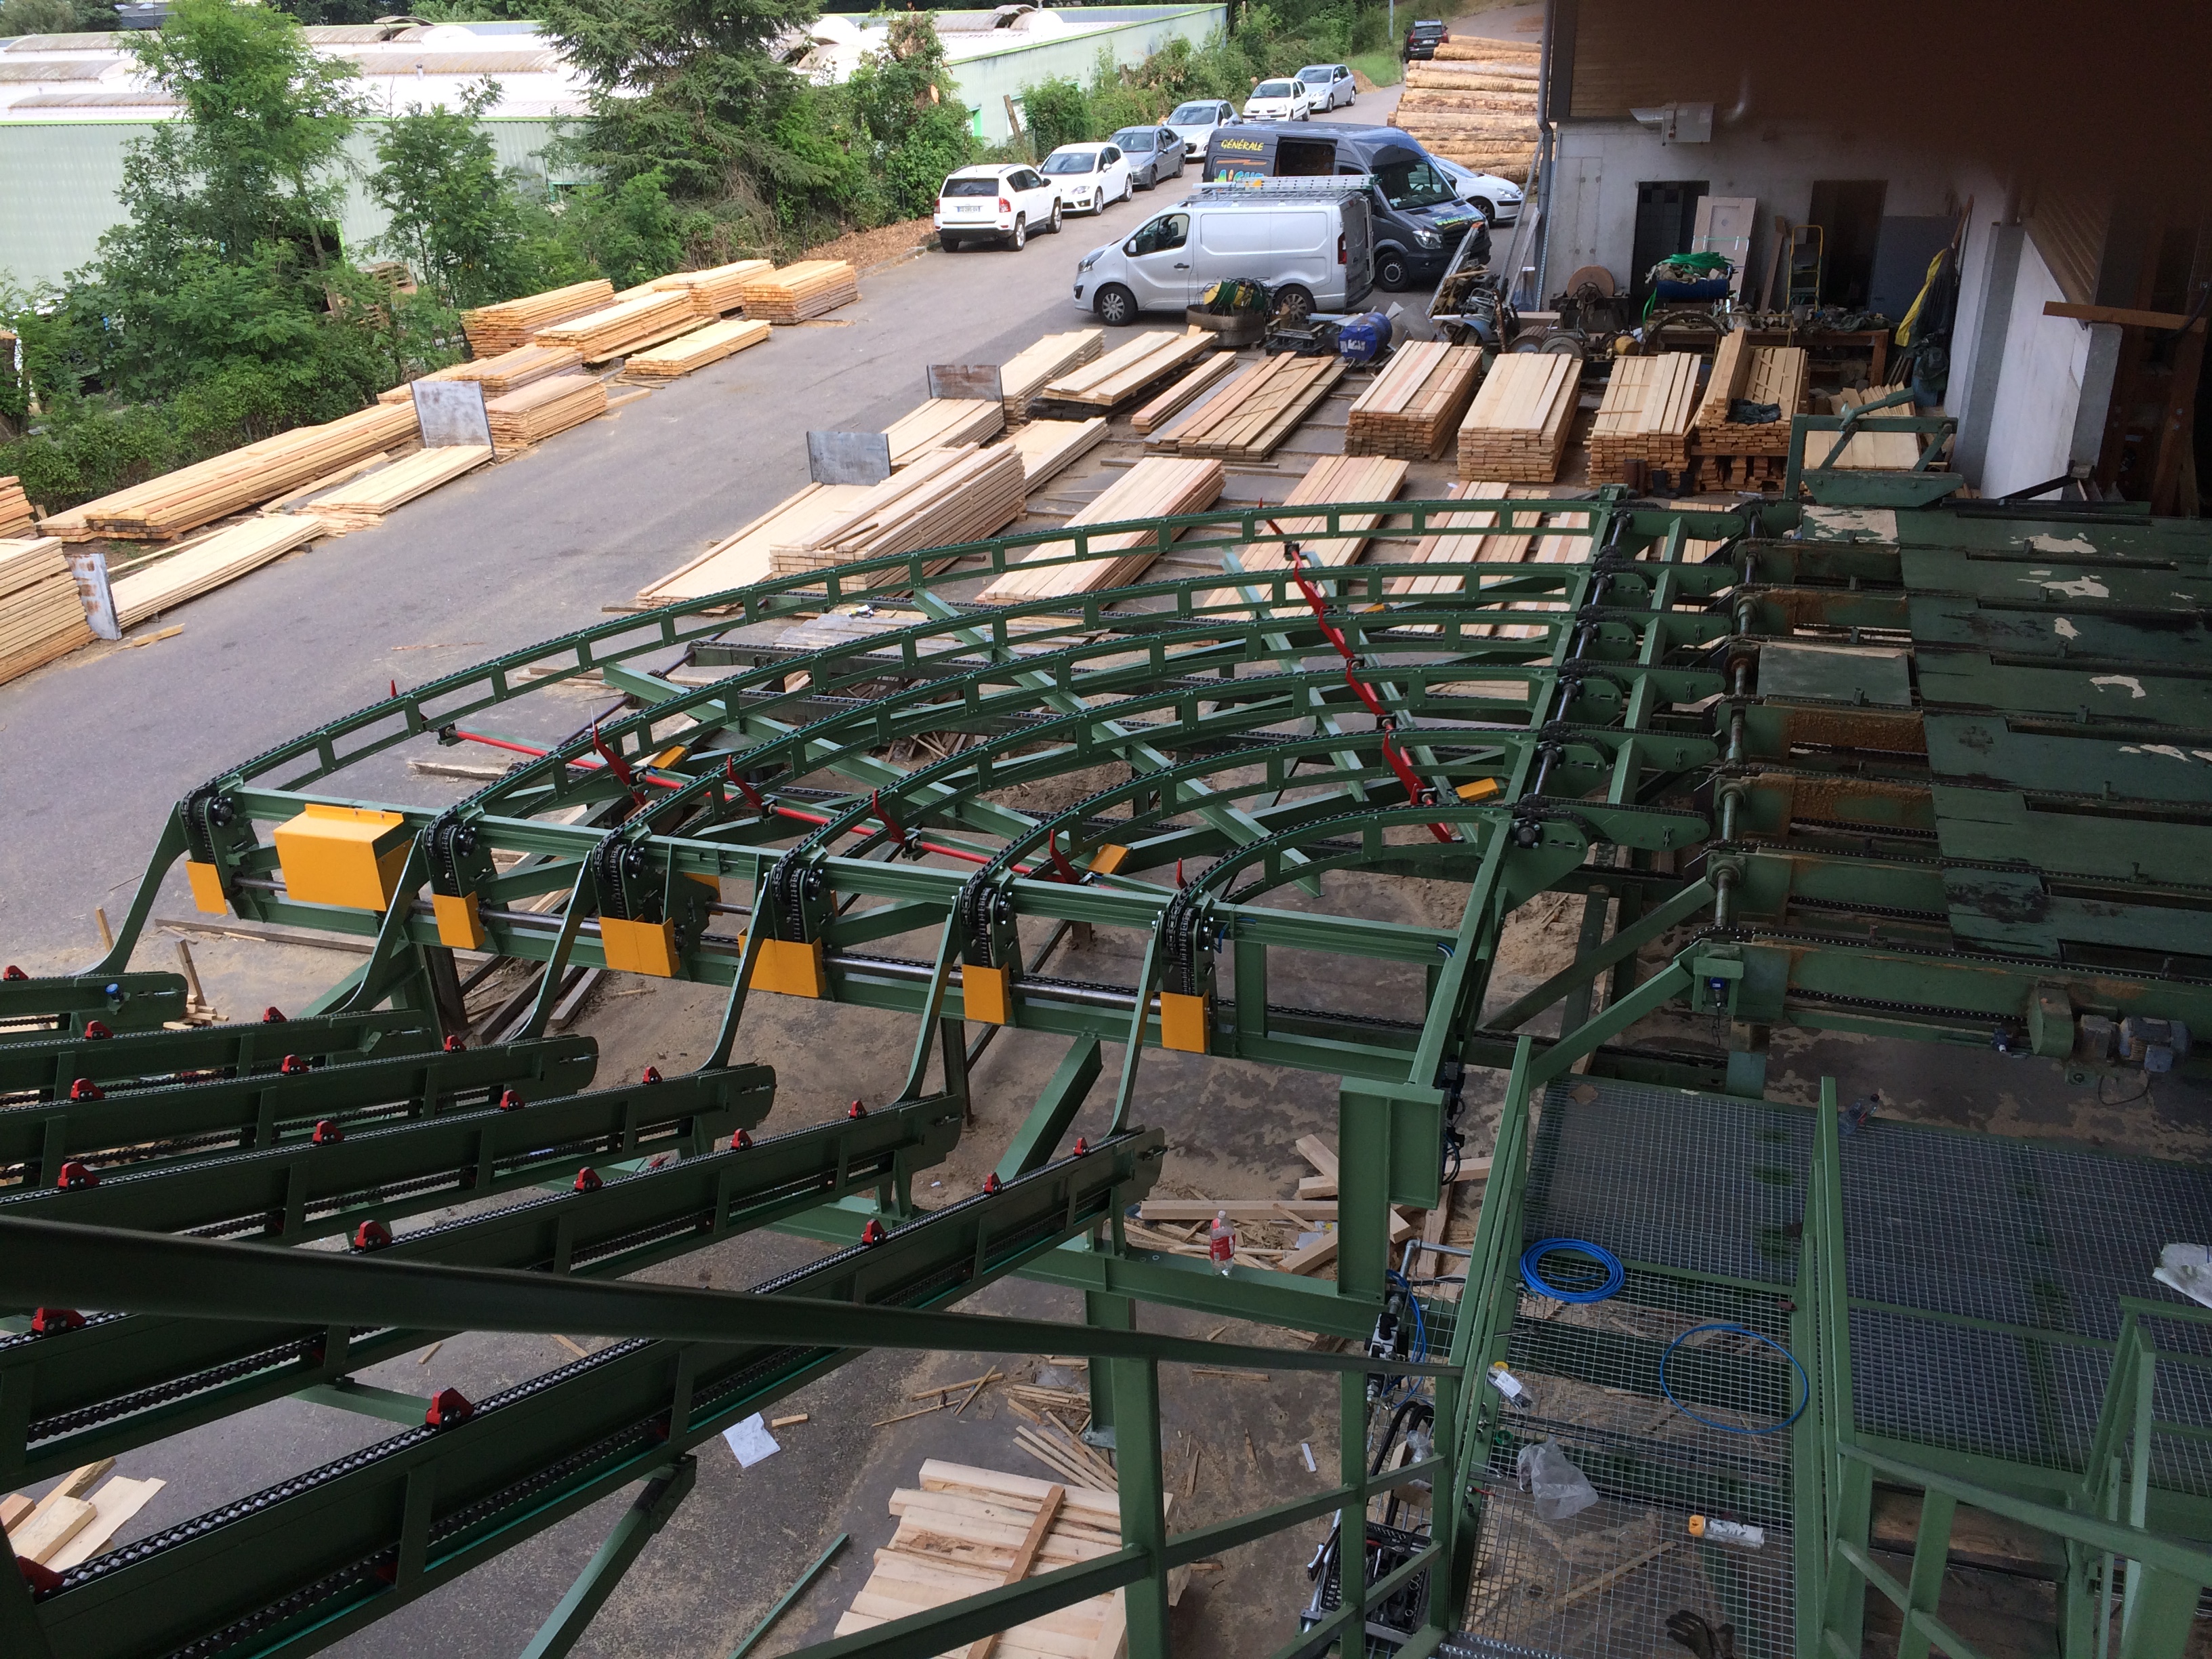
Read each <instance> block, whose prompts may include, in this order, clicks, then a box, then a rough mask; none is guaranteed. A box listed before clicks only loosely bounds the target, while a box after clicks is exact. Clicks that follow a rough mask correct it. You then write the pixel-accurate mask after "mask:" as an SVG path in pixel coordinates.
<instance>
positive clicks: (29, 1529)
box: [0, 1457, 168, 1573]
mask: <svg viewBox="0 0 2212 1659" xmlns="http://www.w3.org/2000/svg"><path fill="white" fill-rule="evenodd" d="M114 1467H115V1460H114V1459H113V1458H112V1457H106V1458H102V1459H101V1460H100V1462H97V1463H87V1464H86V1465H84V1466H83V1467H82V1468H77V1469H72V1470H70V1473H69V1474H66V1475H64V1476H63V1477H62V1480H61V1483H60V1484H59V1485H58V1486H56V1487H55V1488H54V1489H53V1490H52V1492H48V1493H47V1494H46V1496H45V1497H44V1498H40V1499H38V1500H37V1501H36V1502H33V1500H32V1499H30V1498H26V1497H24V1496H22V1495H21V1493H19V1492H10V1493H9V1494H8V1496H7V1497H5V1498H0V1526H5V1528H7V1533H8V1542H9V1547H11V1548H13V1549H14V1551H15V1555H16V1559H18V1560H21V1561H28V1562H31V1563H33V1564H34V1565H38V1566H41V1567H44V1568H45V1569H46V1571H48V1572H54V1573H61V1572H67V1571H69V1570H70V1568H71V1567H74V1566H76V1565H80V1564H82V1563H83V1562H86V1561H89V1560H90V1559H92V1558H93V1557H94V1556H95V1555H98V1554H100V1553H101V1552H102V1551H104V1550H105V1549H106V1548H107V1547H108V1546H109V1545H110V1544H111V1543H112V1542H113V1541H114V1538H115V1534H117V1533H118V1532H120V1531H122V1530H123V1528H124V1525H125V1522H128V1521H129V1520H130V1519H131V1516H134V1515H136V1514H137V1513H138V1511H139V1510H143V1509H144V1508H145V1507H146V1505H147V1504H149V1502H150V1501H152V1499H153V1497H154V1494H155V1492H159V1491H161V1488H162V1487H163V1486H167V1484H168V1483H167V1481H163V1480H131V1479H130V1478H129V1477H128V1476H127V1475H120V1474H118V1475H117V1476H115V1477H114V1478H113V1479H112V1480H109V1481H108V1482H107V1483H106V1485H105V1486H101V1485H100V1477H101V1476H102V1475H104V1474H106V1473H107V1472H108V1471H109V1470H110V1469H112V1468H114ZM95 1488H97V1490H95Z"/></svg>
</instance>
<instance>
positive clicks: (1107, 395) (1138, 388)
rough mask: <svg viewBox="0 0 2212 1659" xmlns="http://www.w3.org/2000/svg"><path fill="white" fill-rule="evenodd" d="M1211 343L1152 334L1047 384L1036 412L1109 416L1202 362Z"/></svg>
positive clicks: (1189, 335)
mask: <svg viewBox="0 0 2212 1659" xmlns="http://www.w3.org/2000/svg"><path fill="white" fill-rule="evenodd" d="M1215 338H1216V337H1215V336H1214V335H1212V334H1211V333H1209V332H1207V331H1206V330H1204V329H1202V328H1193V329H1186V330H1184V331H1182V333H1180V334H1178V333H1176V332H1175V331H1173V330H1171V329H1152V330H1150V331H1146V332H1145V333H1143V334H1139V335H1138V336H1136V337H1134V338H1133V339H1130V340H1126V341H1124V342H1123V343H1121V344H1120V345H1118V346H1116V347H1115V349H1113V350H1111V351H1109V352H1108V353H1107V354H1106V355H1105V356H1103V357H1100V358H1098V359H1097V361H1096V362H1089V363H1085V365H1084V366H1083V367H1082V368H1078V369H1075V370H1073V372H1071V373H1069V374H1063V375H1061V376H1060V378H1059V379H1058V380H1054V381H1052V382H1051V383H1049V384H1048V386H1046V387H1045V388H1044V391H1043V392H1042V393H1041V394H1040V395H1039V397H1038V399H1037V401H1038V402H1039V403H1040V404H1043V405H1045V407H1043V408H1042V409H1040V410H1037V411H1036V412H1037V413H1040V414H1059V415H1068V416H1073V417H1075V418H1076V419H1078V420H1081V419H1083V418H1085V417H1086V416H1091V415H1110V414H1111V413H1113V411H1114V410H1117V409H1119V408H1121V405H1122V404H1128V403H1133V402H1135V401H1136V399H1137V398H1138V397H1139V394H1141V393H1142V392H1146V390H1148V389H1149V388H1150V387H1152V386H1155V385H1157V384H1158V382H1160V381H1161V380H1165V379H1166V378H1167V377H1168V376H1169V375H1170V374H1176V373H1177V372H1178V371H1180V370H1182V369H1183V368H1188V366H1189V365H1190V364H1191V363H1193V362H1196V361H1197V360H1198V359H1199V358H1200V357H1203V356H1206V353H1208V352H1209V351H1212V349H1213V344H1214V340H1215ZM1054 405H1058V407H1057V408H1055V407H1053V406H1054Z"/></svg>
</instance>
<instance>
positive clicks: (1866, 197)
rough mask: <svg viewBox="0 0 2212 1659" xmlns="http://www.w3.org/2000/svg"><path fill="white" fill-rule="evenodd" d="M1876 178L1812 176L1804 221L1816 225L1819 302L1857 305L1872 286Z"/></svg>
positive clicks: (1883, 195)
mask: <svg viewBox="0 0 2212 1659" xmlns="http://www.w3.org/2000/svg"><path fill="white" fill-rule="evenodd" d="M1888 195H1889V185H1888V184H1887V181H1886V180H1883V179H1814V181H1813V210H1812V212H1811V213H1810V214H1809V215H1808V217H1807V222H1808V223H1810V224H1815V225H1818V226H1820V231H1821V259H1820V303H1821V304H1822V305H1824V306H1841V307H1844V309H1845V310H1847V311H1857V310H1860V309H1863V307H1865V305H1866V302H1867V296H1868V295H1869V293H1871V292H1872V291H1873V288H1874V256H1875V246H1876V244H1878V243H1879V242H1880V241H1881V209H1882V204H1883V202H1884V201H1885V200H1887V197H1888Z"/></svg>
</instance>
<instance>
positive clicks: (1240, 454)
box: [1145, 352, 1345, 461]
mask: <svg viewBox="0 0 2212 1659" xmlns="http://www.w3.org/2000/svg"><path fill="white" fill-rule="evenodd" d="M1344 374H1345V368H1344V359H1342V358H1341V357H1339V356H1334V354H1332V355H1330V356H1326V357H1298V356H1291V354H1289V353H1287V352H1285V353H1284V354H1283V355H1282V356H1277V357H1262V358H1261V359H1260V361H1259V362H1256V363H1252V364H1249V365H1248V366H1247V367H1246V368H1244V369H1243V371H1242V372H1241V373H1239V374H1237V377H1236V378H1235V379H1234V380H1231V381H1230V382H1229V383H1228V384H1227V385H1225V386H1223V387H1222V388H1221V390H1220V391H1218V392H1215V393H1214V394H1213V396H1212V397H1211V398H1207V399H1206V401H1205V402H1204V403H1202V404H1200V405H1199V406H1198V407H1197V408H1196V409H1194V410H1191V411H1190V413H1189V414H1188V415H1185V416H1183V417H1182V419H1181V420H1179V421H1177V422H1175V423H1174V424H1173V425H1172V426H1170V427H1168V428H1165V429H1164V430H1163V431H1160V432H1157V433H1155V434H1153V435H1152V437H1150V438H1149V439H1147V440H1146V442H1145V447H1146V448H1147V449H1157V450H1163V451H1166V452H1168V453H1172V454H1176V455H1214V456H1218V457H1219V458H1221V459H1224V460H1231V461H1264V460H1266V459H1267V457H1268V456H1270V455H1272V454H1273V453H1275V451H1276V449H1277V448H1278V447H1279V446H1280V445H1281V443H1282V441H1283V440H1284V439H1285V438H1287V437H1289V436H1290V435H1291V433H1293V432H1295V431H1296V430H1297V426H1298V422H1301V421H1303V420H1304V419H1305V417H1306V416H1308V415H1310V414H1311V413H1312V412H1313V410H1314V408H1315V406H1316V405H1317V404H1319V403H1320V402H1321V400H1322V398H1326V397H1328V394H1329V392H1330V389H1331V388H1332V387H1334V386H1335V385H1336V383H1337V382H1338V381H1339V380H1342V379H1343V378H1344Z"/></svg>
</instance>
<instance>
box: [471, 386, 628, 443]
mask: <svg viewBox="0 0 2212 1659" xmlns="http://www.w3.org/2000/svg"><path fill="white" fill-rule="evenodd" d="M641 395H642V394H641ZM606 412H607V389H606V387H605V386H603V385H601V384H600V383H599V380H597V379H595V378H594V377H593V376H592V375H589V374H556V375H554V376H553V377H552V378H551V379H550V380H533V381H532V382H531V384H529V385H528V386H524V387H522V388H520V390H519V391H514V392H508V393H507V396H505V397H504V398H493V399H492V400H491V401H490V402H489V403H488V404H485V405H484V413H485V414H486V415H487V416H489V417H490V420H491V441H492V442H493V444H494V445H495V446H496V447H499V448H501V449H503V450H504V449H520V447H523V446H524V445H525V444H534V443H542V442H544V441H545V440H546V439H548V438H550V437H551V436H552V435H554V434H555V433H556V432H566V431H567V430H568V428H570V427H572V426H581V425H582V424H583V423H584V422H586V421H588V420H591V419H592V417H593V416H599V415H604V414H605V413H606Z"/></svg>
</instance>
